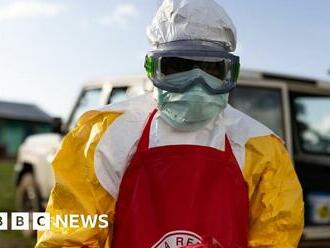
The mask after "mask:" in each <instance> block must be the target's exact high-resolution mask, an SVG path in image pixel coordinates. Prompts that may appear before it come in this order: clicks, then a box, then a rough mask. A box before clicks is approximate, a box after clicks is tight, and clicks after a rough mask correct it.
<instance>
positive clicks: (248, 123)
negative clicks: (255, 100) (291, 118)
mask: <svg viewBox="0 0 330 248" xmlns="http://www.w3.org/2000/svg"><path fill="white" fill-rule="evenodd" d="M225 121H226V123H227V126H228V127H227V130H228V134H229V136H230V138H231V140H232V141H233V142H234V143H236V144H240V145H241V147H242V148H243V147H244V150H245V153H246V158H249V159H251V158H252V157H253V159H257V158H258V159H260V160H263V161H271V160H272V159H273V158H274V156H278V154H279V152H281V153H283V152H285V151H286V150H285V146H284V141H283V140H282V139H281V138H280V137H279V136H277V135H276V134H275V133H274V132H273V131H272V130H271V129H269V128H268V127H266V126H265V125H264V124H262V123H260V122H259V121H257V120H255V119H253V118H252V117H250V116H248V115H247V114H245V113H242V112H241V111H239V110H237V109H235V108H233V107H231V106H228V107H227V108H226V110H225ZM247 162H248V161H247Z"/></svg>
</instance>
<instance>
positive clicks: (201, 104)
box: [158, 85, 229, 131]
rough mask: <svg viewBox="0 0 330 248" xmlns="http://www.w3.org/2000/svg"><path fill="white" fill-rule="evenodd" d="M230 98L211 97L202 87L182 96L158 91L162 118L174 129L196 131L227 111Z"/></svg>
mask: <svg viewBox="0 0 330 248" xmlns="http://www.w3.org/2000/svg"><path fill="white" fill-rule="evenodd" d="M228 96H229V94H228V93H227V94H218V95H211V94H210V93H208V92H207V90H205V88H204V87H202V86H200V85H197V86H194V87H192V88H190V89H189V90H188V91H187V92H185V93H182V94H181V93H174V92H168V91H164V90H161V89H158V108H159V110H160V116H161V118H163V119H164V120H165V121H166V122H167V123H169V124H170V125H171V126H172V127H174V128H176V129H178V130H180V131H196V130H198V129H200V128H202V127H204V126H205V125H206V124H207V123H209V122H210V121H211V120H212V119H213V118H215V117H216V116H217V115H218V114H219V113H220V112H222V111H223V110H224V109H225V107H226V106H227V103H228Z"/></svg>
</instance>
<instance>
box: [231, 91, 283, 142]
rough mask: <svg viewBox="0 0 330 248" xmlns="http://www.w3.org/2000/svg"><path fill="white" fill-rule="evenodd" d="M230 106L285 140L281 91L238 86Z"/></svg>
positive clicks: (232, 95) (233, 92)
mask: <svg viewBox="0 0 330 248" xmlns="http://www.w3.org/2000/svg"><path fill="white" fill-rule="evenodd" d="M230 104H231V105H232V106H233V107H234V108H236V109H238V110H240V111H242V112H243V113H245V114H247V115H249V116H250V117H252V118H254V119H256V120H257V121H259V122H261V123H263V124H264V125H265V126H267V127H268V128H270V129H271V130H272V131H273V132H274V133H275V134H277V135H278V136H279V137H281V138H282V139H284V138H285V132H284V115H283V106H282V91H281V89H279V88H261V87H250V86H238V87H237V88H236V89H235V90H233V91H232V93H231V95H230Z"/></svg>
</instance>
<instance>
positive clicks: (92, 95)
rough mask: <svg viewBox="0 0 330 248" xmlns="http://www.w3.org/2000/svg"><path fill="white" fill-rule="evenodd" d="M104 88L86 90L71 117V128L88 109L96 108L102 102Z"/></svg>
mask: <svg viewBox="0 0 330 248" xmlns="http://www.w3.org/2000/svg"><path fill="white" fill-rule="evenodd" d="M101 94H102V88H97V89H88V90H84V91H83V93H82V95H81V96H80V99H79V102H78V104H77V106H76V108H75V110H74V112H73V114H72V116H71V118H70V123H69V129H72V128H73V127H74V126H75V125H76V122H77V121H78V119H79V118H80V116H81V115H82V114H84V113H85V112H86V111H88V110H91V109H93V108H96V107H98V106H99V104H100V98H101Z"/></svg>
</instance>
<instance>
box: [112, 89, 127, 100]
mask: <svg viewBox="0 0 330 248" xmlns="http://www.w3.org/2000/svg"><path fill="white" fill-rule="evenodd" d="M126 99H127V87H118V88H117V87H116V88H112V91H111V94H110V98H109V101H108V103H111V104H112V103H117V102H122V101H124V100H126Z"/></svg>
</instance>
